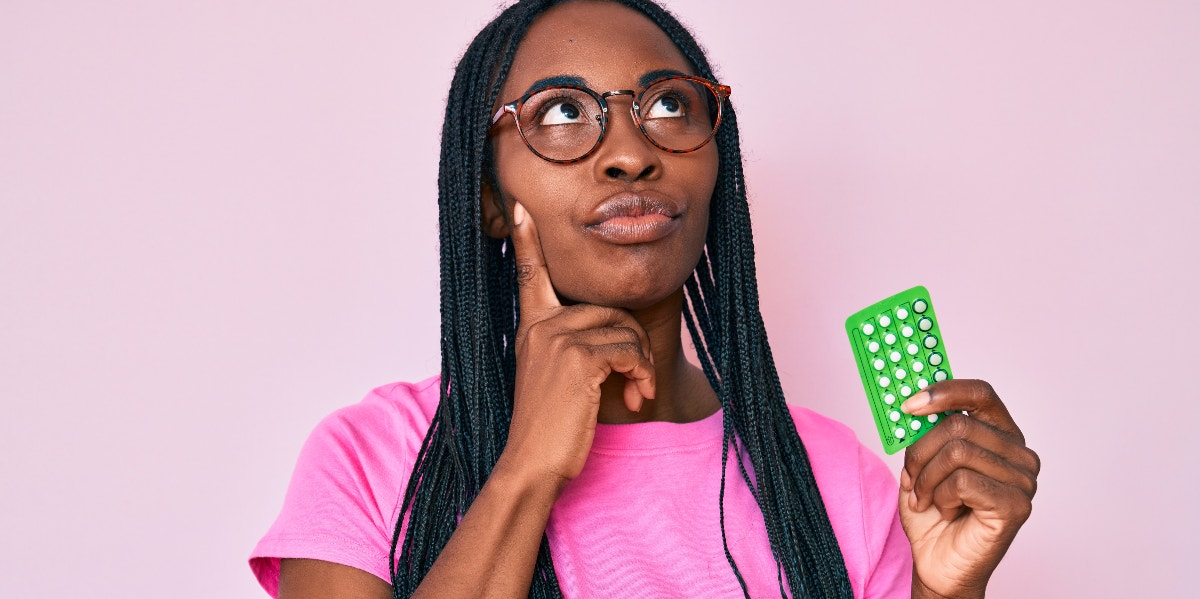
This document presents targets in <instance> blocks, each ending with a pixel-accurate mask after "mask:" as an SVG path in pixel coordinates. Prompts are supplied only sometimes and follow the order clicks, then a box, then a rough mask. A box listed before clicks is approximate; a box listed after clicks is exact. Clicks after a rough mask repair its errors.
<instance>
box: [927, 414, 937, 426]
mask: <svg viewBox="0 0 1200 599" xmlns="http://www.w3.org/2000/svg"><path fill="white" fill-rule="evenodd" d="M925 419H926V420H928V421H929V423H930V424H933V423H934V422H937V421H938V415H937V414H930V415H928V416H926V417H925Z"/></svg>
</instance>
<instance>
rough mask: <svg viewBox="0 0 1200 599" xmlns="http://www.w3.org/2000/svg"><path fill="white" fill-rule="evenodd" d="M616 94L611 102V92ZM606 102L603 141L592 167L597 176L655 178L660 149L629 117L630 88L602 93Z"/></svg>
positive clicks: (632, 178) (604, 178) (631, 110)
mask: <svg viewBox="0 0 1200 599" xmlns="http://www.w3.org/2000/svg"><path fill="white" fill-rule="evenodd" d="M618 95H621V96H624V95H628V96H631V97H630V98H629V99H626V98H619V99H617V101H616V102H613V99H612V97H613V96H618ZM604 96H605V100H606V101H607V102H608V104H609V107H608V125H607V127H606V128H605V129H606V131H605V133H604V141H603V142H601V143H600V147H599V148H598V149H597V150H596V156H595V162H594V166H593V168H594V169H595V175H596V178H597V180H611V179H616V180H619V181H627V182H633V181H641V180H652V179H656V178H658V177H659V176H660V175H661V174H662V150H659V149H658V148H656V147H655V146H654V145H653V144H651V143H650V140H648V139H646V136H645V135H644V134H643V133H642V130H641V129H640V128H639V127H638V126H637V123H636V122H634V119H633V98H632V96H633V92H626V91H621V92H609V93H607V94H604Z"/></svg>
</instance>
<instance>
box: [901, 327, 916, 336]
mask: <svg viewBox="0 0 1200 599" xmlns="http://www.w3.org/2000/svg"><path fill="white" fill-rule="evenodd" d="M900 334H901V335H904V336H905V337H912V336H913V328H912V327H910V326H908V325H904V328H902V329H900Z"/></svg>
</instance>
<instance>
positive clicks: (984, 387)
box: [979, 380, 1000, 401]
mask: <svg viewBox="0 0 1200 599" xmlns="http://www.w3.org/2000/svg"><path fill="white" fill-rule="evenodd" d="M979 394H980V397H981V398H982V399H984V400H988V401H997V400H999V399H1000V396H998V395H996V389H995V388H994V387H992V384H991V383H989V382H987V381H983V380H981V381H979Z"/></svg>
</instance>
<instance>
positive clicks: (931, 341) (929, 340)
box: [925, 335, 938, 349]
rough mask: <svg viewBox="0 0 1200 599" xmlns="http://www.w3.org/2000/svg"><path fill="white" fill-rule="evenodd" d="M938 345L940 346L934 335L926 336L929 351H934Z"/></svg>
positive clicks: (926, 345)
mask: <svg viewBox="0 0 1200 599" xmlns="http://www.w3.org/2000/svg"><path fill="white" fill-rule="evenodd" d="M937 344H938V338H937V337H934V336H933V335H925V347H927V348H929V349H933V348H935V347H937Z"/></svg>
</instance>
